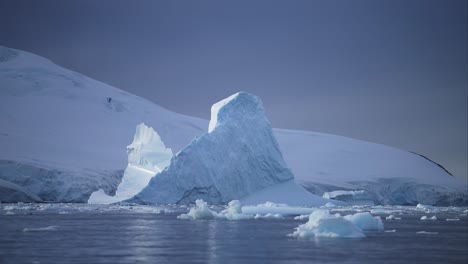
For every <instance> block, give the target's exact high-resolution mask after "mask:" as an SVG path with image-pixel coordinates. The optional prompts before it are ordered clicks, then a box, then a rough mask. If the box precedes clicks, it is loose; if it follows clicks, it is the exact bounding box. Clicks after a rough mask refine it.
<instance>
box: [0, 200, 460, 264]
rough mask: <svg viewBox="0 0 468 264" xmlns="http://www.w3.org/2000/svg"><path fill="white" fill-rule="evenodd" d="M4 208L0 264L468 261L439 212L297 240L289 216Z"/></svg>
mask: <svg viewBox="0 0 468 264" xmlns="http://www.w3.org/2000/svg"><path fill="white" fill-rule="evenodd" d="M2 206H3V210H2V211H0V263H464V264H465V263H468V222H467V216H466V213H463V212H461V211H446V212H439V213H436V214H435V215H437V218H438V219H439V220H437V221H421V220H419V219H420V217H421V215H428V216H432V215H434V214H432V213H431V214H427V213H420V212H409V213H402V214H401V215H398V217H401V218H402V219H401V220H393V221H387V220H383V221H384V225H385V230H386V231H390V230H396V231H395V232H366V236H367V237H365V238H359V239H349V238H319V239H312V240H302V239H296V238H293V237H288V236H287V234H289V233H291V232H293V231H294V228H295V227H297V226H298V225H299V224H302V223H304V221H297V220H293V218H292V217H286V218H285V219H281V220H242V221H228V220H197V221H193V220H192V221H191V220H178V219H177V218H176V217H177V215H178V214H179V212H169V213H157V210H153V211H151V210H146V211H133V210H132V208H130V209H129V210H120V209H106V210H102V209H101V208H100V207H90V208H86V206H82V205H81V206H80V208H85V209H80V210H70V208H73V206H71V205H66V206H65V207H66V209H67V210H64V209H63V208H60V206H57V207H54V210H37V208H31V207H26V208H21V206H16V207H15V209H8V210H6V209H5V205H2ZM8 212H10V213H8ZM446 218H458V219H460V220H459V221H446ZM382 219H385V217H384V216H383V217H382ZM45 227H49V228H47V229H46V230H34V228H45ZM25 228H29V230H28V229H26V230H25ZM31 228H32V230H31ZM418 231H427V232H437V233H431V234H418V233H417V232H418Z"/></svg>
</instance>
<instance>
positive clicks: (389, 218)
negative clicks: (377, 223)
mask: <svg viewBox="0 0 468 264" xmlns="http://www.w3.org/2000/svg"><path fill="white" fill-rule="evenodd" d="M385 220H401V217H396V216H394V215H389V216H387V217H385Z"/></svg>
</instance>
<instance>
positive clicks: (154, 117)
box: [0, 47, 468, 205]
mask: <svg viewBox="0 0 468 264" xmlns="http://www.w3.org/2000/svg"><path fill="white" fill-rule="evenodd" d="M207 107H208V106H207ZM142 122H144V123H145V124H147V125H148V126H150V127H152V128H154V129H155V130H156V131H157V133H158V134H159V135H160V136H161V139H162V141H163V142H164V143H165V145H166V147H168V148H171V149H172V151H173V152H174V153H177V152H179V151H180V150H182V149H183V148H184V147H185V146H186V145H188V144H189V143H190V142H191V141H192V140H193V139H194V138H195V137H197V136H200V135H202V134H203V133H205V132H206V131H207V128H208V121H207V120H203V119H199V118H194V117H189V116H184V115H180V114H177V113H174V112H171V111H169V110H167V109H164V108H162V107H160V106H158V105H156V104H154V103H152V102H149V101H147V100H145V99H143V98H140V97H138V96H135V95H132V94H129V93H127V92H124V91H122V90H119V89H117V88H114V87H111V86H109V85H107V84H104V83H101V82H98V81H95V80H93V79H90V78H88V77H86V76H83V75H81V74H78V73H76V72H73V71H69V70H66V69H64V68H62V67H60V66H57V65H55V64H53V63H52V62H50V61H49V60H47V59H44V58H42V57H39V56H36V55H33V54H31V53H27V52H24V51H19V50H15V49H10V48H5V47H0V147H1V151H0V180H1V181H0V200H1V201H9V200H10V201H12V200H32V201H34V200H42V201H63V202H86V201H87V200H88V198H89V196H90V195H91V193H93V192H94V191H97V190H98V189H100V188H102V189H103V190H104V191H105V193H107V194H113V193H114V192H115V191H116V188H117V186H118V184H119V183H120V180H121V178H122V175H123V171H124V169H125V168H126V167H127V153H126V147H127V145H129V144H130V143H131V142H132V138H133V136H134V132H135V127H136V126H137V125H138V124H140V123H142ZM274 134H275V137H276V139H277V141H278V143H279V147H280V150H281V152H282V153H283V157H284V160H285V161H286V164H287V165H288V166H289V167H290V168H291V170H292V172H293V173H294V176H295V178H296V180H297V181H298V182H299V183H300V184H301V185H303V186H304V187H306V188H307V189H308V190H309V191H311V192H313V193H315V194H318V195H322V194H323V193H324V192H329V191H336V190H365V191H366V192H367V197H371V198H370V199H371V200H372V201H373V202H374V203H386V204H416V203H418V202H419V203H426V204H427V203H430V204H440V205H442V204H466V203H467V200H468V198H467V197H468V194H467V185H466V183H465V182H462V181H461V180H458V179H456V178H454V177H452V176H451V175H449V174H447V172H445V171H444V170H443V169H442V168H441V167H439V166H438V165H437V164H435V163H433V162H431V161H429V160H427V159H426V158H424V157H421V156H419V155H416V154H413V153H410V152H407V151H402V150H399V149H395V148H392V147H388V146H384V145H380V144H374V143H369V142H364V141H359V140H355V139H350V138H345V137H340V136H334V135H328V134H322V133H315V132H305V131H295V130H285V129H274ZM7 194H8V195H7ZM12 197H13V198H12Z"/></svg>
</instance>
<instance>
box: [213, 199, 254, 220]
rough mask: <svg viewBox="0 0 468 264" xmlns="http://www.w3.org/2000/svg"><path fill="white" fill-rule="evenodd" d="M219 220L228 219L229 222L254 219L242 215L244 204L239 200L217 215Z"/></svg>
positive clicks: (250, 216)
mask: <svg viewBox="0 0 468 264" xmlns="http://www.w3.org/2000/svg"><path fill="white" fill-rule="evenodd" d="M217 217H218V218H226V219H227V220H246V219H252V215H248V214H243V213H242V204H241V202H239V201H238V200H233V201H230V202H229V203H228V208H227V209H226V210H223V211H221V213H219V214H218V215H217Z"/></svg>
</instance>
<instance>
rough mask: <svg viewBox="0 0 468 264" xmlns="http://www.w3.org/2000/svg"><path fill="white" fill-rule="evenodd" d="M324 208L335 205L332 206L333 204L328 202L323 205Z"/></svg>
mask: <svg viewBox="0 0 468 264" xmlns="http://www.w3.org/2000/svg"><path fill="white" fill-rule="evenodd" d="M324 207H336V205H335V204H333V203H330V202H328V203H326V204H325V205H324Z"/></svg>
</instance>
